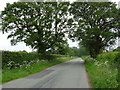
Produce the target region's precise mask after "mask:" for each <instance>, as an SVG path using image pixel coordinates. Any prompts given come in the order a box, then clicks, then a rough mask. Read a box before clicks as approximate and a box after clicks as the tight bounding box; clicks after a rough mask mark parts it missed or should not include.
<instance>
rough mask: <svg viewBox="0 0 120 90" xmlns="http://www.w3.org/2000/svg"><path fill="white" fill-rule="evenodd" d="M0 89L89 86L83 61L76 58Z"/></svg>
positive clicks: (11, 82) (6, 84) (7, 84)
mask: <svg viewBox="0 0 120 90" xmlns="http://www.w3.org/2000/svg"><path fill="white" fill-rule="evenodd" d="M2 88H89V84H88V78H87V75H86V71H85V67H84V61H83V60H82V59H81V58H77V59H73V60H70V61H67V62H64V63H61V64H58V65H55V66H52V67H50V68H47V69H45V70H43V71H42V72H39V73H36V74H32V75H29V76H27V77H24V78H20V79H16V80H13V81H10V82H7V83H4V84H3V85H2Z"/></svg>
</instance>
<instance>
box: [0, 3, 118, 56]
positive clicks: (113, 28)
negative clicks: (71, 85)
mask: <svg viewBox="0 0 120 90" xmlns="http://www.w3.org/2000/svg"><path fill="white" fill-rule="evenodd" d="M119 15H120V9H118V8H116V5H115V4H114V3H112V2H73V3H70V2H15V3H13V4H7V6H6V7H5V10H4V11H2V14H1V18H2V31H3V33H4V32H10V34H9V36H8V38H11V44H12V45H15V44H17V43H18V42H25V43H26V45H29V46H31V47H32V48H33V49H37V51H38V52H39V53H43V54H45V53H46V52H47V51H49V50H55V49H56V48H58V49H59V50H58V51H59V52H62V53H64V52H63V51H64V50H63V49H65V48H64V46H65V47H68V45H67V44H66V43H67V39H66V36H67V34H69V35H68V37H69V38H70V39H71V40H75V41H79V42H80V43H82V45H83V46H84V47H85V48H86V49H87V50H88V51H89V53H90V55H91V56H92V57H96V56H97V55H98V54H99V53H100V52H102V51H103V50H104V49H105V48H106V47H108V46H110V45H113V44H115V41H116V38H117V37H120V16H119ZM61 49H62V50H63V51H60V50H61Z"/></svg>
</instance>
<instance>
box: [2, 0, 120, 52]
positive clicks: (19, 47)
mask: <svg viewBox="0 0 120 90" xmlns="http://www.w3.org/2000/svg"><path fill="white" fill-rule="evenodd" d="M16 1H18V0H0V11H2V10H4V7H5V6H6V3H13V2H16ZM71 1H73V0H71ZM111 1H112V2H116V3H117V4H118V2H119V1H120V0H111ZM7 36H8V34H2V32H0V50H10V51H22V50H26V51H28V52H30V51H32V49H30V48H29V47H28V46H26V45H25V43H18V44H17V45H15V46H11V44H10V39H7ZM68 43H69V46H70V47H73V46H75V47H77V46H78V44H77V42H72V41H71V40H68Z"/></svg>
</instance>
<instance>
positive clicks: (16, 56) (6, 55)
mask: <svg viewBox="0 0 120 90" xmlns="http://www.w3.org/2000/svg"><path fill="white" fill-rule="evenodd" d="M0 52H2V68H9V69H11V68H15V67H20V66H22V65H23V64H26V63H29V62H31V61H33V62H35V61H37V60H38V54H37V53H35V52H34V53H28V52H25V51H19V52H11V51H0Z"/></svg>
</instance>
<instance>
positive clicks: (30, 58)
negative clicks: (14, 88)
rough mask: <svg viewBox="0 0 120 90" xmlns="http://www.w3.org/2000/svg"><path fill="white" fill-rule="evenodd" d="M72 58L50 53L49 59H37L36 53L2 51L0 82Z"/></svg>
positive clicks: (38, 70)
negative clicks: (0, 78)
mask: <svg viewBox="0 0 120 90" xmlns="http://www.w3.org/2000/svg"><path fill="white" fill-rule="evenodd" d="M71 59H73V57H69V56H66V55H60V54H52V55H49V59H41V60H40V59H38V57H37V53H27V52H10V51H3V60H2V61H3V63H2V64H3V67H2V68H3V69H2V76H1V74H0V77H2V83H3V82H7V81H10V80H13V79H17V78H20V77H24V76H27V75H30V74H33V73H36V72H40V71H42V70H43V69H45V68H47V67H49V66H52V65H55V64H59V63H62V62H65V61H68V60H71Z"/></svg>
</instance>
